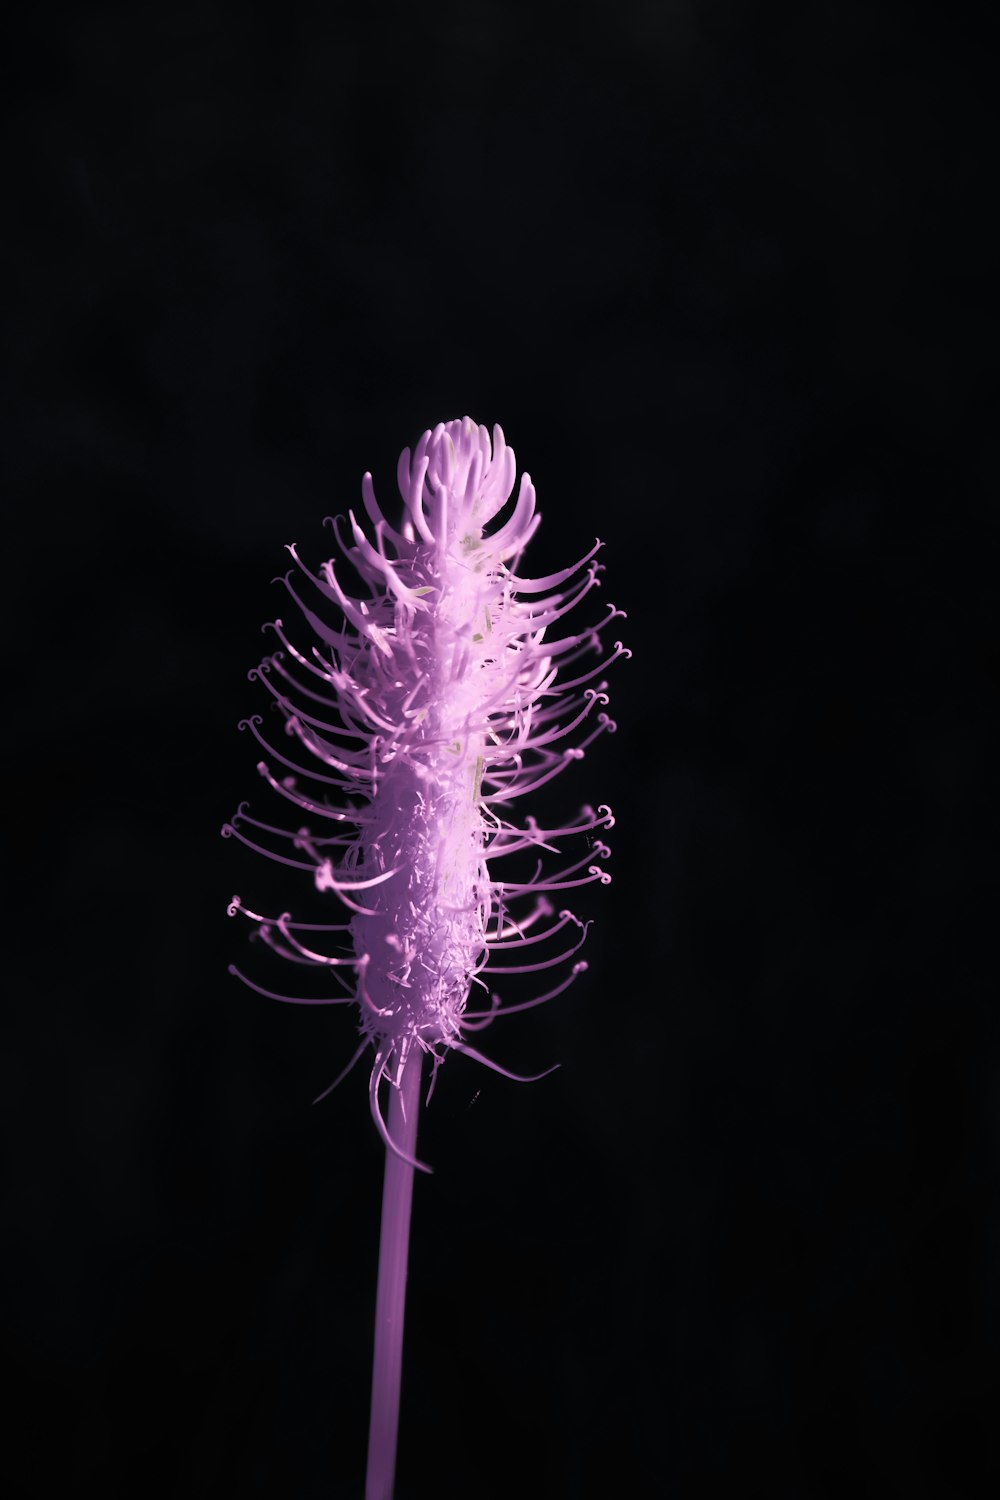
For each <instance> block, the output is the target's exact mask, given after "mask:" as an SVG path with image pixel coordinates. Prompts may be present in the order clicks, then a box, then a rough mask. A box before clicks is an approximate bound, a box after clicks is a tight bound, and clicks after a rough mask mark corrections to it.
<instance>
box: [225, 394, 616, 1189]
mask: <svg viewBox="0 0 1000 1500" xmlns="http://www.w3.org/2000/svg"><path fill="white" fill-rule="evenodd" d="M398 481H399V489H400V492H401V494H402V498H403V505H404V518H403V521H402V524H401V525H400V526H399V529H398V530H396V529H394V528H393V527H392V526H391V525H390V524H389V522H388V521H387V520H386V518H385V517H384V515H383V513H382V510H381V508H380V506H379V504H378V501H377V500H376V498H375V492H374V488H373V486H372V479H371V475H370V474H365V476H364V479H363V480H362V498H363V503H364V519H365V522H366V524H363V523H362V521H359V519H358V518H357V517H356V515H355V513H354V512H353V511H352V512H350V513H349V515H348V517H347V522H346V524H345V523H344V522H343V521H342V519H338V520H336V521H334V522H333V523H332V525H333V532H334V537H335V539H336V544H337V548H338V551H339V554H340V556H342V558H343V559H345V560H346V561H347V562H348V563H349V564H350V566H351V568H352V569H353V570H354V574H355V575H356V576H358V577H360V579H361V580H362V583H363V585H364V588H365V589H366V590H367V593H366V594H364V596H363V597H358V596H356V595H355V594H353V593H349V592H348V591H347V588H346V587H345V584H344V582H343V581H342V578H341V573H340V571H338V570H342V563H341V561H340V558H339V557H335V558H334V559H331V560H329V561H327V562H324V563H323V564H322V565H321V566H320V567H319V568H318V570H314V569H311V568H310V567H309V566H308V564H307V563H306V562H304V561H303V560H302V558H301V557H300V556H299V552H298V549H297V547H296V546H295V545H294V544H293V545H291V546H289V548H288V551H289V553H290V554H291V558H292V562H293V564H294V566H293V567H292V569H290V571H289V572H288V574H287V575H286V576H285V578H284V580H283V581H284V584H285V587H286V588H287V590H288V593H289V594H290V596H291V598H292V599H293V600H294V602H295V604H296V606H297V609H298V612H299V614H300V616H301V622H300V625H299V626H298V627H296V629H294V630H292V629H286V626H285V624H284V622H283V621H282V620H281V619H278V620H275V621H274V622H273V626H272V628H273V631H274V633H275V635H276V637H277V640H278V648H277V649H276V650H275V651H274V652H272V654H271V655H269V656H267V657H266V658H265V659H264V660H263V661H262V662H261V663H260V665H259V666H258V667H257V668H256V669H255V670H254V672H253V673H252V674H251V675H252V676H254V677H256V679H257V680H258V681H259V682H260V683H261V684H262V685H263V687H264V688H265V689H266V690H267V691H268V693H269V694H270V695H271V697H272V699H273V700H274V703H275V704H276V705H277V709H278V711H279V713H280V716H281V717H282V718H283V719H284V729H285V740H286V742H287V747H286V748H285V747H283V748H282V749H279V748H278V747H277V746H276V745H274V744H272V743H271V741H270V740H269V739H268V738H267V737H266V736H265V733H264V726H263V719H262V718H261V717H260V716H254V717H253V718H250V719H248V720H246V721H245V723H244V725H243V726H241V727H245V728H248V729H249V730H250V732H251V734H252V735H253V736H254V738H255V739H256V740H257V741H258V743H259V745H260V747H261V750H262V759H261V760H260V762H259V764H258V771H259V772H260V774H261V776H262V777H263V779H264V780H265V781H266V782H267V783H268V785H269V787H270V789H271V791H272V792H273V793H275V794H276V795H277V798H278V799H279V800H280V803H281V805H282V807H283V811H284V813H285V815H286V816H287V815H289V814H290V816H291V818H292V820H293V822H292V825H291V826H288V827H283V826H280V825H278V824H274V823H270V822H262V821H259V820H258V819H257V818H256V817H252V816H251V815H250V812H249V811H248V809H247V805H246V804H242V805H241V807H240V809H239V811H238V812H237V814H236V815H235V816H234V817H233V819H232V821H231V822H230V823H228V824H227V825H226V827H225V828H224V829H223V832H224V833H225V834H226V835H227V836H229V835H235V836H236V837H237V838H239V839H241V840H242V841H243V842H244V843H246V844H248V845H249V846H250V847H251V848H254V849H257V850H259V851H260V852H262V853H264V854H267V855H268V857H269V858H271V859H273V860H277V861H279V862H280V863H282V864H284V865H287V866H290V867H292V868H293V869H297V870H301V871H302V872H303V873H304V874H307V875H308V876H309V878H310V879H311V880H312V882H313V883H314V885H315V888H316V889H317V890H319V891H330V892H332V893H333V894H335V895H336V896H337V897H338V898H339V899H340V901H341V903H342V904H343V906H344V907H345V908H346V909H347V913H348V914H349V915H348V920H347V921H346V922H344V923H341V924H335V925H326V924H315V923H313V924H306V923H301V922H295V921H293V920H292V918H291V917H290V916H289V915H288V914H287V913H286V914H282V915H279V916H277V917H266V916H262V915H260V914H258V913H256V912H252V911H250V910H249V909H248V908H247V907H245V906H244V905H243V903H242V902H241V900H240V898H239V897H234V898H233V902H232V904H231V906H230V913H231V914H236V913H237V912H240V913H242V914H243V915H245V916H246V917H248V918H249V919H250V921H251V922H253V923H254V924H255V925H256V927H257V929H258V931H259V933H260V935H261V937H262V938H263V939H264V941H265V942H266V943H267V944H268V945H269V946H270V947H271V948H272V949H273V950H274V951H275V952H276V953H278V954H280V955H281V956H282V957H283V958H285V959H287V960H289V961H290V962H293V963H296V964H302V965H306V966H309V967H312V968H316V969H326V970H327V972H328V973H329V975H330V981H331V984H332V985H336V987H337V988H336V992H334V993H331V994H329V995H328V996H327V997H325V998H320V999H314V1000H310V999H305V998H303V999H301V1000H299V1001H297V1002H296V1001H295V997H293V996H286V995H278V996H277V997H276V998H278V999H283V1000H289V1001H292V1002H293V1003H303V1004H323V1003H326V1004H345V1003H351V1002H352V1001H353V1002H356V1003H357V1004H358V1006H359V1007H360V1015H361V1033H362V1041H361V1046H360V1047H359V1049H358V1052H357V1053H356V1054H355V1057H354V1059H353V1060H352V1063H353V1062H356V1061H357V1060H358V1059H359V1058H360V1057H361V1056H362V1055H363V1053H364V1051H366V1050H367V1048H368V1047H369V1046H371V1047H372V1048H373V1049H374V1060H373V1066H372V1072H371V1080H370V1097H371V1106H372V1113H373V1116H374V1118H375V1121H376V1124H377V1125H378V1128H379V1130H380V1132H381V1134H382V1136H383V1137H384V1139H385V1141H386V1144H387V1146H389V1147H390V1149H392V1150H398V1149H399V1148H398V1147H397V1145H396V1143H395V1142H394V1141H393V1140H392V1139H391V1138H390V1134H389V1131H388V1129H387V1126H386V1124H385V1121H384V1118H383V1115H382V1111H381V1107H380V1101H379V1091H380V1087H381V1085H382V1083H383V1081H384V1080H388V1081H389V1082H390V1083H391V1084H392V1085H394V1086H396V1087H397V1088H399V1087H401V1085H402V1080H403V1076H404V1074H405V1072H406V1068H407V1059H408V1058H410V1057H411V1056H412V1055H413V1053H414V1049H419V1052H420V1053H421V1054H423V1053H428V1054H430V1056H431V1058H432V1059H433V1061H434V1063H435V1065H436V1064H437V1063H439V1062H440V1061H441V1060H442V1058H443V1057H444V1056H445V1054H446V1053H447V1051H448V1050H450V1049H457V1050H458V1051H461V1052H464V1053H466V1054H467V1055H469V1056H470V1057H473V1058H475V1059H477V1060H478V1061H481V1062H483V1063H486V1064H487V1065H488V1066H491V1067H494V1068H497V1070H498V1071H500V1072H505V1071H506V1070H504V1069H502V1068H499V1067H498V1065H497V1064H495V1063H492V1062H489V1061H488V1059H486V1058H484V1057H483V1056H482V1054H481V1053H480V1052H479V1051H478V1050H477V1049H476V1048H474V1047H473V1046H471V1045H470V1043H469V1042H468V1040H467V1039H466V1038H467V1036H468V1034H469V1033H476V1032H478V1031H480V1030H481V1029H482V1028H483V1027H484V1026H486V1025H488V1024H489V1023H490V1022H491V1021H493V1020H494V1019H495V1018H496V1017H497V1016H500V1015H503V1014H505V1013H512V1012H514V1011H521V1010H525V1009H528V1008H530V1007H531V1006H534V1005H539V1004H541V1003H542V1002H543V1001H545V1000H548V999H551V998H552V997H553V996H555V995H557V994H559V993H561V992H562V991H563V990H565V989H566V988H567V986H568V985H569V984H571V983H572V981H573V979H574V978H575V977H576V975H577V974H578V973H580V972H581V970H583V969H584V968H585V967H586V965H585V963H584V962H583V961H581V960H579V959H577V958H576V957H575V955H576V954H577V952H578V950H579V948H580V946H581V945H582V943H583V941H584V938H585V936H586V931H587V925H589V924H584V923H582V922H580V921H579V920H578V919H577V917H575V916H574V915H573V913H572V912H570V911H568V910H565V909H560V907H559V899H560V897H561V895H562V892H563V891H566V890H570V889H574V888H576V887H578V886H581V885H586V884H589V883H592V882H601V883H603V884H606V883H607V882H608V881H609V880H610V876H609V875H608V873H607V872H606V870H605V869H604V868H603V863H604V861H605V860H606V859H607V857H608V854H609V852H610V851H609V850H608V847H607V845H606V844H605V843H603V841H602V840H601V838H600V837H599V836H598V835H599V834H600V833H601V832H603V831H604V830H606V829H609V828H611V827H612V826H613V822H614V820H613V818H612V815H611V810H610V808H609V807H607V806H605V805H602V806H600V807H598V808H597V809H596V810H595V809H594V808H592V807H589V806H587V807H584V808H582V809H581V810H580V813H579V815H578V816H577V817H575V818H573V819H572V820H571V821H569V822H567V823H566V824H565V825H564V826H562V827H555V828H541V827H539V826H538V824H537V823H536V822H535V820H534V818H532V817H530V816H525V817H523V818H520V819H519V817H518V804H519V803H520V801H521V799H522V798H523V797H525V796H526V795H527V794H528V793H530V792H533V791H535V790H536V789H537V788H539V787H541V786H542V785H544V784H545V783H546V782H549V781H551V780H552V779H553V778H554V777H556V776H557V775H558V774H559V773H560V771H562V770H563V769H565V767H566V766H567V765H568V764H569V763H570V761H573V760H578V759H580V758H581V757H582V755H583V753H584V751H585V750H586V748H587V747H588V746H589V745H591V744H592V743H593V742H594V740H595V739H597V738H598V736H600V735H601V734H604V733H612V732H613V731H614V729H615V724H614V721H613V720H612V719H611V718H609V716H608V714H607V713H606V712H605V711H604V710H605V708H606V706H607V703H608V699H607V696H606V692H605V689H606V683H605V681H604V680H603V675H602V674H603V673H604V671H605V669H606V668H607V667H608V666H609V665H610V663H611V662H613V661H614V660H615V659H616V658H617V657H619V656H622V655H628V654H629V653H628V652H627V650H626V649H625V647H623V646H622V644H621V643H620V642H615V643H614V645H613V646H611V647H609V648H605V647H604V646H603V645H602V632H604V631H605V630H606V629H607V627H608V626H609V625H610V624H611V622H612V621H613V620H614V619H616V618H622V612H621V611H620V610H616V609H614V608H613V607H608V608H607V609H606V610H605V611H604V614H603V617H602V618H599V619H597V620H596V621H595V622H592V623H588V624H587V625H585V626H583V627H582V628H578V629H574V628H573V627H572V626H567V625H565V624H564V623H563V620H564V617H565V616H568V615H569V614H570V612H571V611H572V610H573V609H574V608H575V607H576V606H577V605H579V604H581V603H583V602H584V601H585V600H587V596H588V595H589V594H590V593H591V592H592V591H593V590H594V589H595V588H596V587H597V586H598V584H599V574H600V572H601V565H600V564H599V563H598V562H596V561H595V558H596V554H597V552H598V551H599V549H600V547H601V543H600V542H599V541H598V542H595V544H594V546H593V547H592V548H591V549H590V551H589V552H587V553H586V554H585V555H584V556H583V557H581V558H580V559H579V560H578V561H577V562H575V563H574V564H572V566H570V567H568V568H564V569H562V570H560V571H559V572H555V573H551V574H549V575H548V576H547V577H544V578H535V579H532V578H528V577H525V576H523V575H522V574H521V555H522V553H523V551H524V548H525V546H526V545H527V543H528V542H529V541H530V539H531V537H532V536H533V535H534V532H535V530H536V528H537V526H538V523H539V520H540V517H539V515H538V514H537V512H536V509H535V489H534V486H533V484H532V483H531V480H530V478H529V476H528V475H527V474H523V475H522V477H521V482H520V486H519V488H518V492H517V498H516V501H515V502H514V505H513V508H512V510H511V512H510V514H509V516H508V518H507V519H506V520H504V519H502V518H501V519H500V520H499V521H497V518H498V516H499V513H500V511H501V510H502V508H503V507H504V505H505V504H506V503H507V501H508V500H509V498H510V496H511V494H512V491H513V488H514V481H515V464H514V454H513V451H512V450H511V449H510V448H508V446H507V444H506V442H505V440H504V436H503V433H502V431H501V429H500V428H499V427H494V429H493V440H492V443H491V441H490V436H489V433H488V432H487V429H486V428H485V427H479V426H477V425H476V424H475V423H474V422H473V421H471V420H470V419H469V418H468V417H466V418H465V419H464V420H462V421H454V422H448V423H443V424H440V425H439V426H437V427H435V428H434V429H433V431H430V432H425V433H424V434H423V436H422V437H421V439H420V441H419V443H418V444H417V446H416V448H415V449H414V451H413V452H412V453H411V452H410V450H409V449H406V450H404V452H403V454H402V455H401V457H400V460H399V466H398ZM491 523H492V525H491ZM353 586H354V587H356V585H353ZM303 627H304V628H303ZM574 834H579V835H586V836H587V837H586V839H585V840H584V845H585V852H584V853H583V855H582V856H581V857H577V858H572V857H570V858H569V859H568V862H565V863H563V862H562V861H560V860H559V859H558V858H555V859H554V858H553V856H557V855H558V849H559V846H560V843H561V841H562V840H564V839H565V838H566V837H567V836H569V835H574ZM524 851H529V853H530V852H534V851H537V852H538V855H539V858H538V863H537V866H536V868H535V870H534V873H533V874H531V875H530V877H529V878H528V879H517V880H505V879H504V877H503V870H504V868H505V867H504V865H503V861H504V859H505V858H506V857H508V856H510V855H514V854H517V853H522V852H524ZM328 946H329V947H330V948H333V947H335V946H336V951H327V949H328ZM567 966H568V967H567ZM560 969H561V970H562V977H561V978H558V979H557V982H556V983H555V984H553V985H551V986H549V987H548V988H547V989H546V990H545V992H544V993H543V994H540V995H538V996H536V997H535V998H533V999H531V1000H528V1001H524V1002H521V1003H518V1004H514V1005H507V1006H505V1005H504V1004H503V1003H502V1001H501V999H500V998H499V996H498V995H497V994H496V993H494V992H493V983H494V981H496V982H498V983H502V981H503V976H504V975H506V974H518V975H521V974H525V973H531V972H535V971H538V972H545V973H546V976H547V978H549V979H551V978H553V977H555V976H554V975H553V974H552V973H550V972H549V971H556V973H558V971H559V970H560ZM233 972H235V973H238V971H237V970H234V971H233ZM239 977H240V978H241V979H244V982H245V983H247V984H250V985H251V987H252V988H255V989H261V987H260V986H259V985H256V984H254V983H253V981H251V980H249V979H246V978H244V976H243V975H242V974H240V975H239ZM474 985H475V986H476V993H477V995H479V996H481V997H482V998H481V999H479V1000H476V1001H475V1002H474V1003H473V1004H472V1005H471V1006H470V1003H469V1001H470V993H471V991H472V988H473V986H474ZM262 992H263V993H265V994H270V993H272V992H271V991H267V990H264V991H262ZM507 1076H514V1075H509V1074H508V1075H507ZM406 1160H408V1161H411V1163H412V1158H410V1157H409V1156H406ZM412 1164H414V1165H419V1163H412Z"/></svg>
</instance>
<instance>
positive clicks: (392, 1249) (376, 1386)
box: [365, 1047, 423, 1500]
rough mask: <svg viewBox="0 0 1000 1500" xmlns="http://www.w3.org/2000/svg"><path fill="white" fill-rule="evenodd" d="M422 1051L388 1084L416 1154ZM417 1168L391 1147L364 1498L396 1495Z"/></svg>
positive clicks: (391, 1123) (394, 1124)
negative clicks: (396, 1082) (395, 1085)
mask: <svg viewBox="0 0 1000 1500" xmlns="http://www.w3.org/2000/svg"><path fill="white" fill-rule="evenodd" d="M422 1060H423V1055H422V1053H421V1050H420V1048H419V1047H414V1048H413V1049H412V1050H411V1052H410V1055H409V1057H408V1058H407V1060H406V1067H405V1068H404V1069H403V1076H402V1079H401V1080H400V1083H399V1087H398V1088H392V1089H390V1090H389V1092H390V1095H391V1099H390V1104H389V1120H388V1128H389V1135H390V1136H391V1137H392V1139H393V1140H394V1141H395V1143H396V1145H397V1146H398V1147H399V1149H400V1150H401V1151H403V1152H405V1154H406V1155H407V1156H410V1157H412V1156H413V1155H414V1153H415V1150H416V1143H417V1113H418V1111H419V1108H420V1070H421V1062H422ZM412 1201H413V1168H412V1167H411V1166H408V1165H407V1164H406V1162H405V1161H401V1160H400V1158H399V1157H398V1156H397V1155H396V1153H395V1151H390V1150H389V1149H388V1148H386V1153H385V1181H384V1183H383V1187H382V1233H381V1239H380V1242H379V1253H378V1291H377V1293H376V1298H375V1359H374V1362H373V1366H372V1407H371V1425H370V1427H369V1431H368V1478H367V1482H366V1485H365V1500H392V1490H393V1481H394V1478H395V1471H396V1438H397V1434H398V1430H399V1386H400V1377H401V1375H402V1366H403V1314H404V1311H405V1306H406V1263H407V1256H408V1253H409V1246H410V1205H411V1203H412Z"/></svg>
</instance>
